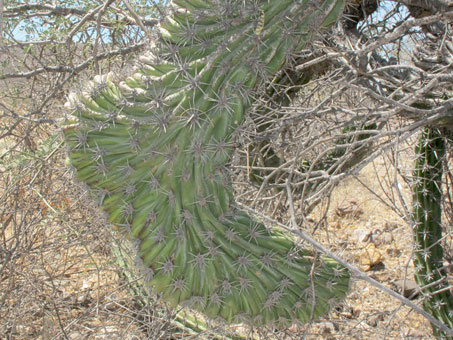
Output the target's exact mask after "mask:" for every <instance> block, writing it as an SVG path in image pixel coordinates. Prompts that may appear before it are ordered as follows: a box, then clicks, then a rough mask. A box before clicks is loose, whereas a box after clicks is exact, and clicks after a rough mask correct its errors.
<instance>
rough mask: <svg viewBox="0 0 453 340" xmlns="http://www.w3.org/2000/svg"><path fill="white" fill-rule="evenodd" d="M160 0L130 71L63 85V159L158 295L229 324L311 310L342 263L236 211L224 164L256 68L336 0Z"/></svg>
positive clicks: (322, 20) (327, 301) (332, 291)
mask: <svg viewBox="0 0 453 340" xmlns="http://www.w3.org/2000/svg"><path fill="white" fill-rule="evenodd" d="M172 4H173V8H172V10H171V14H170V15H169V16H168V17H167V18H165V20H163V21H162V22H161V24H160V31H159V34H158V37H157V38H156V42H155V45H154V46H152V47H151V50H152V52H153V53H152V55H150V56H145V57H143V58H141V64H140V65H139V67H138V69H137V71H136V73H135V74H134V75H133V76H132V77H130V78H128V79H127V80H125V81H124V82H119V84H118V85H116V82H115V80H114V79H113V78H114V76H113V75H107V76H102V77H100V76H98V77H96V78H95V83H93V84H92V86H91V89H89V91H87V92H86V93H82V94H80V95H72V96H71V99H70V104H69V107H71V109H72V116H73V117H74V120H73V121H69V122H68V123H67V124H66V127H65V129H64V134H65V138H66V141H67V145H68V146H69V159H70V162H71V163H72V165H73V166H74V167H75V169H76V170H77V175H78V178H79V179H80V180H82V181H84V182H86V183H87V184H88V185H89V186H90V187H91V189H92V190H93V192H94V193H95V194H96V195H97V196H98V198H99V200H100V202H101V203H102V207H103V209H104V210H105V211H106V212H107V213H108V215H109V219H110V221H111V222H112V224H114V225H116V226H118V228H120V229H121V230H123V231H124V232H125V234H126V235H128V237H129V238H130V239H131V240H132V242H133V243H134V244H135V248H136V251H137V265H138V266H139V267H140V268H142V270H143V274H144V276H145V277H146V279H147V280H148V281H149V283H150V284H151V285H152V286H153V288H154V290H155V291H156V292H158V293H160V294H161V296H162V297H163V298H164V299H165V300H166V301H167V302H168V303H169V304H171V305H173V306H175V305H183V306H188V307H191V308H193V309H195V310H198V311H201V312H203V313H205V314H206V315H207V316H208V317H210V318H214V319H217V318H219V319H222V320H225V321H226V322H228V323H231V322H248V323H251V324H253V325H264V324H273V325H276V326H280V327H284V326H287V325H288V324H289V323H291V322H293V321H299V322H307V321H309V320H310V319H311V318H316V317H319V316H320V315H322V314H325V313H326V312H328V311H329V309H330V308H331V306H332V305H333V304H336V303H337V302H338V301H339V300H341V299H342V298H343V297H344V296H345V294H346V292H347V290H348V285H349V273H348V271H347V270H345V268H343V267H341V266H340V265H339V264H338V263H336V262H335V261H333V260H332V259H330V258H327V257H324V256H317V255H316V254H314V253H313V252H312V251H309V250H305V249H301V248H300V247H298V246H297V245H296V243H295V242H294V240H293V239H292V238H290V237H289V236H287V235H286V234H285V233H284V232H283V231H281V230H277V229H268V228H266V227H265V226H264V225H263V224H261V223H259V222H257V221H256V220H254V219H252V218H251V217H249V216H248V215H247V214H246V213H245V212H243V211H239V210H237V209H235V208H234V200H233V197H232V189H231V185H230V181H229V178H228V173H227V172H226V170H225V164H227V162H228V160H229V157H230V154H231V152H232V142H231V141H232V135H233V133H234V132H235V130H236V128H237V127H238V126H239V125H240V124H241V123H242V122H243V119H244V113H245V112H246V110H247V109H248V108H249V107H250V106H251V104H252V103H253V101H254V100H255V98H256V97H257V96H259V93H260V91H261V88H262V86H263V85H264V84H265V82H266V80H268V79H269V78H270V77H271V76H273V75H274V74H275V73H276V72H277V71H279V70H280V69H281V68H282V67H283V65H284V64H285V62H286V61H287V59H289V58H291V54H292V53H293V52H294V51H297V50H299V49H300V48H301V47H302V46H304V45H305V44H307V42H308V41H310V39H312V37H313V36H314V34H316V32H317V31H318V29H322V28H323V27H328V26H330V25H331V24H332V23H334V22H335V21H336V19H337V17H338V16H339V15H340V13H341V11H342V7H343V4H342V1H341V0H324V1H296V0H273V1H269V0H261V1H258V0H256V1H243V0H206V1H204V0H175V1H173V3H172Z"/></svg>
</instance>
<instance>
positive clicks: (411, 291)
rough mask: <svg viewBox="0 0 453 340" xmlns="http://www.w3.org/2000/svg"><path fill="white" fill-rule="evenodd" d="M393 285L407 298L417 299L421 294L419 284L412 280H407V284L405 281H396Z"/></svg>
mask: <svg viewBox="0 0 453 340" xmlns="http://www.w3.org/2000/svg"><path fill="white" fill-rule="evenodd" d="M393 284H394V285H395V287H396V291H397V292H398V293H400V294H401V295H403V296H404V297H406V298H409V297H410V298H411V299H415V298H416V297H417V296H418V294H419V292H420V287H419V286H418V284H417V282H415V281H412V280H408V279H406V282H404V280H396V281H395V282H393Z"/></svg>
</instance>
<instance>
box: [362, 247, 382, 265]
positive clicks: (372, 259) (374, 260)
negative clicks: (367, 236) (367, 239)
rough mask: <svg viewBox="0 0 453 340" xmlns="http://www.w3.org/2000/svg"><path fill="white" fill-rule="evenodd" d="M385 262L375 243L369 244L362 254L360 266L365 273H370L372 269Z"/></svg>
mask: <svg viewBox="0 0 453 340" xmlns="http://www.w3.org/2000/svg"><path fill="white" fill-rule="evenodd" d="M383 260H384V257H383V256H382V254H381V253H380V252H379V250H377V249H376V245H375V244H374V243H369V244H368V245H367V246H366V247H365V249H363V250H362V252H361V253H360V264H361V265H362V269H363V270H364V271H369V270H370V269H371V267H373V266H375V265H377V264H379V263H381V262H382V261H383Z"/></svg>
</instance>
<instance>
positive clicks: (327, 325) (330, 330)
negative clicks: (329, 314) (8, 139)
mask: <svg viewBox="0 0 453 340" xmlns="http://www.w3.org/2000/svg"><path fill="white" fill-rule="evenodd" d="M319 328H320V329H321V333H322V334H334V333H335V331H337V330H338V325H336V324H334V323H333V322H330V321H324V322H321V323H320V324H319Z"/></svg>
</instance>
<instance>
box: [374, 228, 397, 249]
mask: <svg viewBox="0 0 453 340" xmlns="http://www.w3.org/2000/svg"><path fill="white" fill-rule="evenodd" d="M373 241H374V243H376V245H378V246H380V245H387V244H391V243H392V242H393V235H392V233H390V232H388V231H384V232H380V230H379V232H377V231H376V232H375V233H373Z"/></svg>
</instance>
